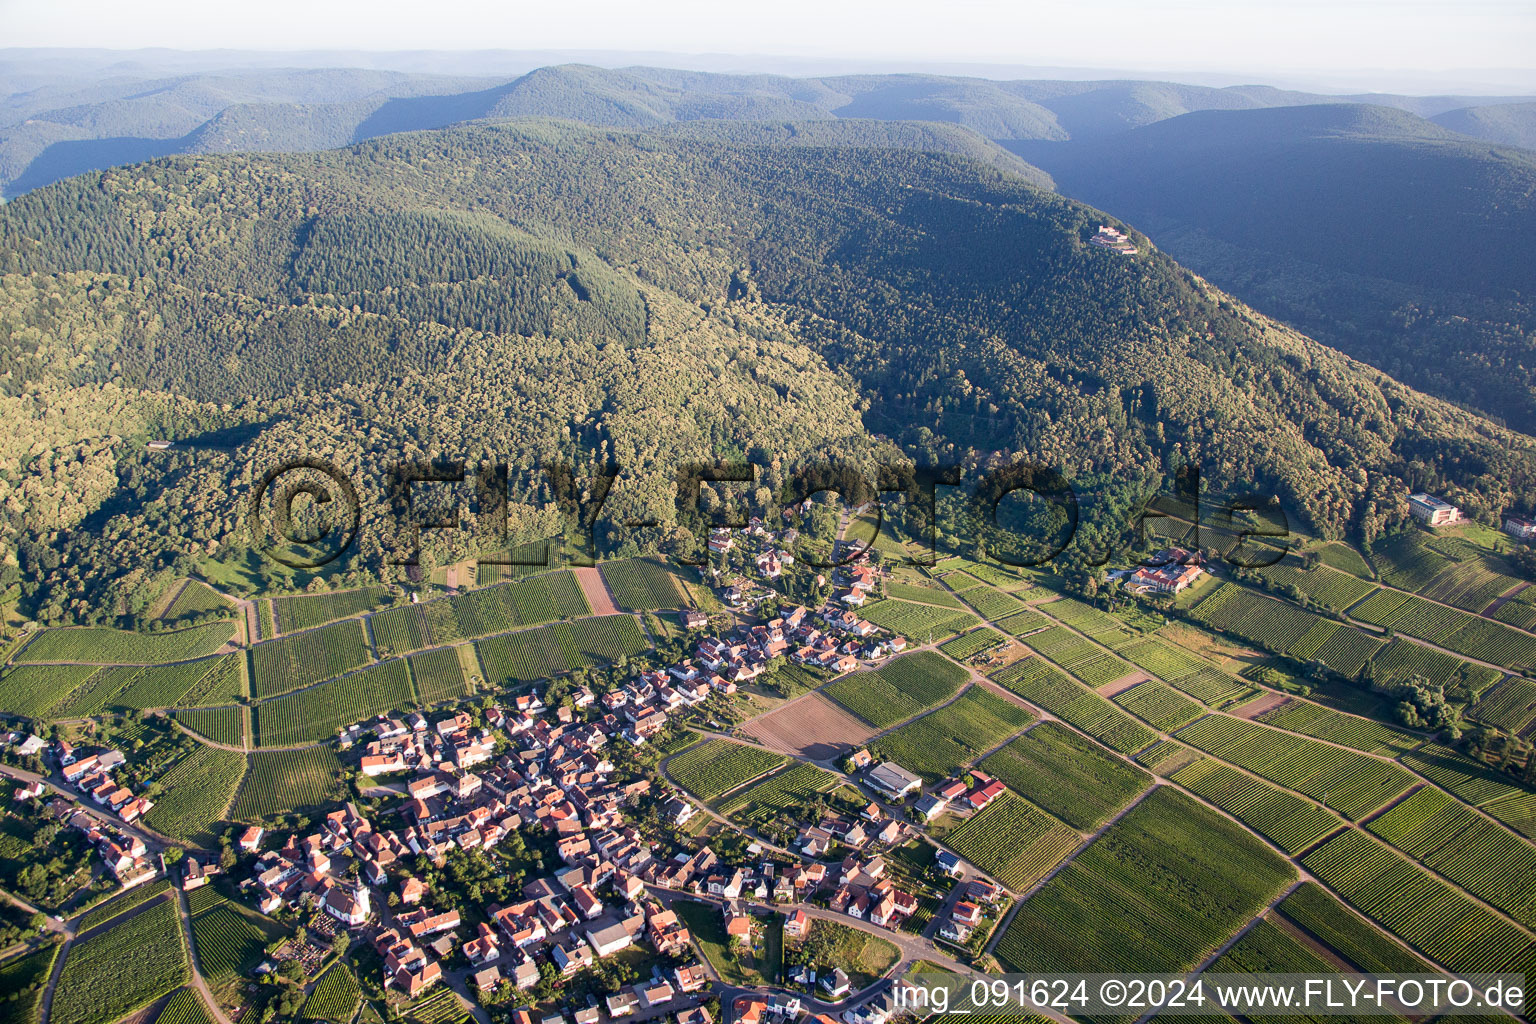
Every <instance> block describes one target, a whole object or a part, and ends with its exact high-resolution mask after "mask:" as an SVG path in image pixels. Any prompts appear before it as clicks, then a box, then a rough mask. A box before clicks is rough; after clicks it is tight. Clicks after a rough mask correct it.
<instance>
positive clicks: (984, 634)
mask: <svg viewBox="0 0 1536 1024" xmlns="http://www.w3.org/2000/svg"><path fill="white" fill-rule="evenodd" d="M1002 642H1003V634H1001V633H999V632H998V631H997V630H995V629H991V628H989V627H987V626H983V627H981V628H980V629H973V630H971V631H970V632H969V633H965V634H962V635H961V636H957V637H954V638H952V639H949V640H946V641H944V642H943V643H942V644H939V650H941V651H943V652H944V653H945V654H946V655H948V656H949V657H951V658H954V659H955V660H956V661H961V662H963V661H965V660H966V659H967V658H970V657H971V656H973V655H976V654H980V653H981V652H982V651H988V650H991V649H992V648H994V647H996V646H997V645H998V644H1000V643H1002Z"/></svg>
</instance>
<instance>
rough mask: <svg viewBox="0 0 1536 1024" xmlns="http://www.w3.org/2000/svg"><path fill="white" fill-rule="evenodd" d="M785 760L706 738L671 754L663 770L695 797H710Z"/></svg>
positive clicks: (742, 745)
mask: <svg viewBox="0 0 1536 1024" xmlns="http://www.w3.org/2000/svg"><path fill="white" fill-rule="evenodd" d="M788 760H789V759H788V758H786V757H785V756H784V755H782V754H775V753H774V752H773V751H771V750H764V749H762V748H761V747H749V746H746V745H745V744H741V743H732V742H730V741H729V740H706V741H705V742H703V743H701V744H699V745H698V746H696V747H693V748H691V749H689V750H685V751H683V752H682V753H681V754H678V755H677V756H676V757H674V758H673V759H672V760H671V761H670V762H668V763H667V768H666V772H667V774H668V775H669V776H671V778H672V780H673V781H674V782H676V783H677V784H678V785H679V786H682V787H683V788H684V789H686V790H687V791H688V792H690V793H692V794H693V795H694V796H697V797H699V798H701V799H704V800H713V799H714V798H715V797H717V796H720V795H722V794H724V793H726V792H729V791H730V790H732V789H735V788H736V787H737V786H739V785H741V784H742V783H743V782H746V781H747V780H748V779H755V778H757V777H758V776H759V775H762V774H764V773H765V772H768V771H770V770H772V769H774V768H777V767H779V766H780V765H782V764H785V763H786V762H787V761H788Z"/></svg>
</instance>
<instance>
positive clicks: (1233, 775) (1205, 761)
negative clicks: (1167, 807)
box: [1170, 757, 1344, 856]
mask: <svg viewBox="0 0 1536 1024" xmlns="http://www.w3.org/2000/svg"><path fill="white" fill-rule="evenodd" d="M1170 778H1171V779H1172V780H1173V781H1174V782H1177V783H1178V784H1179V785H1181V786H1183V787H1184V788H1186V789H1188V790H1189V791H1190V792H1192V793H1196V794H1198V795H1199V796H1202V797H1204V798H1205V799H1207V800H1209V801H1210V802H1211V803H1213V804H1215V805H1216V806H1217V807H1220V808H1221V809H1222V810H1224V811H1226V812H1227V813H1228V814H1230V815H1232V816H1233V817H1234V818H1236V819H1237V820H1239V821H1241V822H1242V823H1243V824H1245V825H1247V826H1248V827H1249V828H1251V829H1253V830H1254V831H1255V832H1258V833H1259V834H1260V835H1262V836H1264V837H1265V838H1266V839H1268V840H1269V841H1270V842H1272V843H1274V844H1275V845H1276V846H1278V847H1280V848H1281V849H1282V850H1284V851H1285V852H1286V853H1289V854H1292V855H1293V856H1294V855H1295V854H1298V853H1300V852H1301V851H1302V850H1305V849H1307V848H1308V847H1310V846H1312V845H1313V844H1314V843H1316V842H1318V841H1319V840H1320V839H1322V838H1323V837H1324V836H1326V835H1328V834H1329V833H1330V832H1332V831H1334V830H1335V829H1338V828H1340V827H1342V826H1343V824H1344V823H1343V822H1342V821H1340V820H1339V819H1338V818H1336V817H1334V816H1333V815H1332V814H1329V813H1328V812H1327V811H1325V810H1324V809H1323V808H1321V807H1319V806H1318V805H1317V804H1314V803H1311V802H1310V801H1307V800H1303V799H1302V798H1301V797H1299V796H1297V795H1295V794H1294V793H1288V792H1286V791H1285V790H1283V789H1280V788H1278V787H1276V786H1271V785H1270V784H1269V783H1267V782H1264V781H1262V780H1260V779H1256V778H1254V777H1253V776H1252V775H1245V774H1244V773H1242V772H1240V771H1238V770H1237V769H1236V768H1233V767H1232V766H1231V765H1225V764H1222V763H1221V762H1220V761H1217V760H1215V759H1213V758H1209V757H1202V758H1201V759H1200V760H1198V761H1195V762H1193V763H1191V764H1189V765H1187V766H1185V767H1183V768H1180V769H1179V770H1178V771H1176V772H1174V773H1173V774H1172V775H1171V776H1170Z"/></svg>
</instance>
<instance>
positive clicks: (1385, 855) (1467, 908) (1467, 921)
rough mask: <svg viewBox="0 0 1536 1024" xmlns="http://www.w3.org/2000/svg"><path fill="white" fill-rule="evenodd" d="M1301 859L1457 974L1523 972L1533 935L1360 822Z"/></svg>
mask: <svg viewBox="0 0 1536 1024" xmlns="http://www.w3.org/2000/svg"><path fill="white" fill-rule="evenodd" d="M1302 863H1303V864H1304V865H1305V866H1306V868H1307V870H1309V871H1311V872H1312V873H1313V874H1314V875H1316V876H1317V877H1318V878H1319V879H1321V880H1322V881H1323V882H1324V883H1326V884H1327V885H1328V886H1329V887H1330V888H1331V889H1333V890H1334V891H1335V892H1337V893H1338V894H1339V895H1341V896H1342V897H1343V898H1344V899H1345V900H1347V901H1348V902H1349V903H1350V904H1351V905H1353V906H1354V907H1355V908H1356V909H1358V910H1360V911H1361V912H1362V913H1364V914H1365V915H1367V916H1368V917H1370V918H1371V919H1372V920H1374V921H1376V922H1378V923H1379V924H1381V925H1382V926H1383V927H1385V928H1387V929H1388V930H1389V931H1391V932H1392V933H1393V934H1394V935H1397V936H1399V937H1401V938H1402V939H1404V940H1406V941H1407V942H1409V943H1410V944H1411V945H1413V946H1414V948H1416V949H1418V950H1420V951H1421V952H1423V953H1424V954H1425V955H1426V956H1429V957H1430V958H1431V959H1434V960H1437V961H1439V962H1440V963H1442V964H1444V965H1445V966H1447V967H1449V968H1450V969H1451V970H1453V971H1456V972H1458V973H1466V974H1473V973H1480V972H1495V971H1502V970H1509V971H1522V972H1523V971H1524V970H1526V969H1527V966H1528V965H1529V964H1530V957H1531V953H1532V948H1531V947H1532V942H1531V940H1530V939H1529V938H1527V937H1526V936H1525V934H1524V933H1522V932H1521V931H1520V930H1519V929H1518V928H1516V927H1515V926H1514V925H1512V924H1510V923H1508V922H1507V921H1504V920H1503V919H1501V918H1499V917H1497V916H1495V915H1494V914H1493V912H1492V911H1489V910H1487V909H1485V908H1484V907H1483V906H1482V905H1481V904H1478V903H1475V902H1473V901H1472V900H1471V899H1470V898H1468V897H1466V896H1463V895H1462V894H1461V893H1460V892H1458V891H1457V890H1455V889H1453V888H1452V887H1451V886H1449V885H1447V884H1446V883H1445V882H1442V881H1441V880H1440V879H1438V878H1436V877H1434V876H1433V875H1431V874H1429V873H1428V872H1426V871H1425V870H1424V869H1423V868H1421V867H1419V866H1418V865H1416V864H1413V863H1412V862H1410V861H1408V860H1406V859H1405V858H1404V857H1402V856H1401V855H1400V854H1398V853H1395V852H1393V851H1392V849H1391V848H1389V847H1387V846H1385V845H1383V844H1381V843H1380V842H1377V841H1376V840H1374V839H1372V838H1370V837H1369V836H1368V835H1366V834H1365V833H1364V832H1361V831H1360V830H1358V829H1350V830H1349V831H1347V832H1342V833H1340V834H1339V835H1338V836H1335V837H1334V838H1333V839H1330V840H1329V841H1328V842H1326V843H1324V844H1323V845H1322V846H1320V847H1318V848H1317V849H1316V850H1314V851H1313V852H1312V853H1309V854H1308V855H1307V856H1306V857H1305V858H1303V860H1302Z"/></svg>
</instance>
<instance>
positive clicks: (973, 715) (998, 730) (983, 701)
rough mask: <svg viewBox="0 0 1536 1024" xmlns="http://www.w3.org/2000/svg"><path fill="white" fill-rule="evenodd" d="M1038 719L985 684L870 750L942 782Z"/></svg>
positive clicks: (901, 729) (891, 735)
mask: <svg viewBox="0 0 1536 1024" xmlns="http://www.w3.org/2000/svg"><path fill="white" fill-rule="evenodd" d="M1034 717H1035V716H1034V715H1033V714H1031V713H1030V712H1029V711H1028V710H1027V709H1025V708H1023V707H1020V706H1019V705H1018V703H1017V702H1016V701H1013V700H1010V699H1009V698H1007V697H1003V696H1001V695H999V694H997V693H993V692H992V691H991V690H988V689H987V688H986V687H984V686H972V687H971V688H970V689H968V690H966V691H965V692H964V693H962V694H961V695H960V696H959V697H958V698H957V699H955V700H953V701H951V702H950V703H948V704H946V705H944V706H943V707H941V708H939V709H938V710H937V711H934V712H932V713H930V714H926V715H923V716H922V717H921V718H917V719H914V720H913V721H911V722H908V723H907V724H906V725H903V726H902V727H901V728H899V729H897V730H896V731H894V732H891V733H887V734H886V735H885V736H882V737H881V738H880V739H878V740H876V741H875V743H874V744H873V745H872V746H871V747H870V752H871V753H873V754H874V755H875V756H876V757H878V758H880V759H882V760H891V761H895V762H897V763H898V764H900V765H901V766H902V767H903V768H906V769H908V770H909V771H913V772H916V773H917V774H919V775H921V776H922V777H923V778H924V779H926V780H928V781H929V782H937V781H938V780H940V779H942V778H945V777H946V776H949V775H953V774H955V773H956V772H957V771H959V769H960V768H961V767H962V766H963V765H967V764H970V763H971V762H972V761H973V760H975V759H976V758H977V757H980V756H981V755H982V754H984V753H986V752H987V751H989V750H991V749H992V748H993V747H995V746H997V745H998V744H999V743H1002V742H1003V741H1004V740H1006V739H1007V738H1008V737H1009V736H1011V735H1013V734H1014V733H1016V732H1018V731H1019V730H1020V729H1022V728H1024V727H1025V726H1026V725H1028V724H1029V723H1030V722H1032V721H1034Z"/></svg>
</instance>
